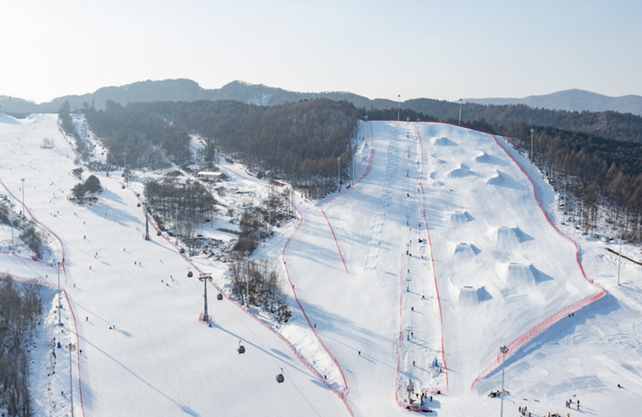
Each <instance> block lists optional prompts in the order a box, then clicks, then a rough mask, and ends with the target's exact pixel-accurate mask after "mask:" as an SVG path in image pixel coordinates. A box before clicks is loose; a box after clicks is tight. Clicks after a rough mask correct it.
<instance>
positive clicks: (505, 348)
mask: <svg viewBox="0 0 642 417" xmlns="http://www.w3.org/2000/svg"><path fill="white" fill-rule="evenodd" d="M499 351H500V352H502V393H501V396H502V405H501V411H500V414H499V416H500V417H504V360H505V359H506V353H508V348H507V347H506V346H502V347H500V348H499Z"/></svg>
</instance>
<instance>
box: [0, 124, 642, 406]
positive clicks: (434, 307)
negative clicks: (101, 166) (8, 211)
mask: <svg viewBox="0 0 642 417" xmlns="http://www.w3.org/2000/svg"><path fill="white" fill-rule="evenodd" d="M1 116H2V117H1V118H0V182H1V184H0V185H1V188H0V194H2V197H1V198H2V199H3V200H4V201H6V202H7V203H8V204H10V205H11V206H12V207H13V210H14V215H15V216H19V215H21V214H22V211H23V204H24V213H25V215H26V217H27V218H30V219H32V220H33V221H35V222H36V223H37V224H38V225H39V227H40V229H41V230H42V231H43V232H44V233H45V234H46V236H47V248H48V249H47V250H46V251H45V255H44V259H42V260H34V259H33V253H31V252H30V251H29V250H28V249H25V247H24V246H23V245H19V244H16V239H18V238H17V236H18V234H19V231H18V230H17V229H16V230H14V231H13V232H14V234H13V235H12V228H11V226H9V225H5V224H3V225H0V273H2V274H3V275H11V276H12V277H13V279H14V280H15V281H17V285H22V284H20V283H19V282H22V281H29V280H30V279H34V278H39V279H40V280H41V283H42V284H43V288H42V296H43V299H44V301H45V316H46V319H45V320H44V322H43V323H41V324H40V325H39V326H38V329H37V332H36V335H35V337H34V342H33V345H32V346H31V350H30V354H31V358H32V369H31V371H30V372H31V373H30V381H31V395H32V397H33V400H34V406H35V415H47V416H67V415H71V410H70V408H71V404H72V400H73V413H74V415H76V416H127V415H131V416H176V415H188V416H209V415H226V416H251V415H256V416H277V415H278V416H316V415H318V416H350V415H354V416H393V415H407V414H408V413H409V412H411V411H409V410H410V409H412V410H416V411H420V410H423V412H421V411H420V412H421V413H422V414H424V413H426V415H435V416H453V417H459V416H461V417H464V416H466V417H468V416H489V415H498V414H499V413H500V407H501V400H500V399H499V398H498V397H493V396H489V395H488V394H489V393H490V392H491V391H498V390H500V389H501V383H502V359H504V360H505V367H504V386H505V389H506V391H507V393H506V395H504V399H503V412H504V414H505V415H509V416H516V415H521V414H520V413H519V412H518V408H520V407H521V408H523V407H527V410H528V412H530V413H532V415H533V416H546V415H548V413H551V414H552V413H559V414H560V415H563V416H566V415H567V413H568V414H570V415H571V416H579V415H597V416H606V415H636V414H638V413H639V408H640V406H641V404H642V378H641V377H640V375H642V359H641V358H642V314H641V313H642V304H641V303H642V298H641V297H640V295H641V294H642V266H640V265H638V264H636V263H634V262H630V261H629V260H625V259H621V260H620V262H621V269H620V284H621V285H618V284H617V279H618V277H617V268H618V257H617V255H616V254H614V253H612V252H609V251H607V249H608V248H611V249H613V250H615V251H619V250H620V248H619V245H618V244H617V242H615V241H614V242H610V243H604V242H602V241H600V240H599V239H595V238H592V237H590V236H584V235H582V234H581V233H580V232H579V231H578V230H576V229H575V228H574V227H573V226H572V225H568V224H564V223H563V221H564V219H563V217H562V213H561V212H560V211H559V209H558V203H559V202H558V196H557V194H556V193H555V192H554V191H553V189H552V188H551V186H550V185H548V183H547V182H546V180H545V178H543V176H542V174H541V173H540V172H539V171H538V170H537V168H536V167H535V166H533V165H532V164H531V163H530V162H529V160H528V158H527V157H526V156H524V155H521V154H519V153H518V152H517V151H515V150H514V149H513V148H512V147H511V146H510V145H509V144H508V143H507V142H506V140H505V139H504V138H501V137H494V136H493V135H490V134H487V133H482V132H477V131H474V130H470V129H466V128H463V127H459V126H454V125H450V124H443V123H428V122H417V123H415V122H397V121H370V122H367V123H366V122H361V125H360V129H359V133H358V135H357V137H356V138H355V139H354V144H355V146H356V148H357V153H356V156H355V167H356V170H355V171H356V175H355V178H354V179H353V181H351V182H350V186H349V187H348V188H346V187H345V184H344V186H343V187H342V188H341V190H340V192H338V193H335V194H332V195H329V196H328V197H327V198H326V199H324V200H323V201H309V200H306V199H305V198H303V197H302V196H301V195H300V194H298V193H297V192H294V193H292V194H290V198H289V200H288V201H287V204H288V205H291V207H292V208H293V211H294V213H295V218H294V219H293V220H291V221H289V222H287V223H285V224H283V225H281V227H279V228H277V229H275V232H276V233H275V234H274V235H273V236H272V237H271V238H269V239H268V240H266V241H264V242H262V243H261V245H260V246H259V247H258V249H256V250H255V251H254V252H253V253H252V255H251V258H252V259H257V260H266V261H267V262H268V263H269V264H270V265H272V266H274V267H275V268H276V269H277V270H278V271H279V273H280V275H281V286H282V288H283V291H284V292H285V294H286V297H287V303H288V305H289V306H290V309H291V312H292V317H291V319H290V320H289V321H288V322H287V323H285V324H279V323H277V322H276V321H275V320H274V319H273V318H271V316H269V315H267V314H266V313H265V312H263V311H261V310H259V309H257V308H255V307H252V306H250V307H249V308H246V307H245V306H244V305H243V304H242V301H241V300H235V299H234V297H233V296H232V293H231V287H230V283H229V277H228V276H227V274H228V266H229V264H228V263H226V262H222V261H221V260H220V259H221V258H220V257H217V256H204V255H196V256H192V257H190V256H189V254H188V253H187V252H186V253H181V250H180V249H181V247H182V244H181V242H178V241H176V240H175V238H171V237H169V236H168V235H167V234H166V233H160V234H159V233H157V228H156V225H155V224H153V223H151V224H150V239H149V240H145V239H144V234H145V215H144V209H143V208H142V207H139V204H138V203H141V202H142V201H143V185H144V181H145V180H147V179H151V178H161V177H163V175H164V174H165V173H164V172H140V171H138V172H136V173H135V174H136V175H135V178H134V180H132V181H131V182H130V183H129V184H128V185H127V186H126V187H125V188H123V185H124V183H123V179H122V178H121V176H120V174H121V172H120V171H116V172H112V173H111V174H110V176H108V177H107V176H105V175H104V174H105V173H104V172H100V173H99V172H95V173H94V174H96V175H97V176H98V177H99V179H100V181H101V184H102V186H103V188H104V191H103V193H102V194H101V195H100V198H99V201H98V202H96V203H94V204H91V205H87V206H79V205H77V204H75V203H74V202H72V201H70V200H69V199H68V197H69V196H70V194H71V192H70V190H71V189H72V187H73V186H74V185H75V184H76V183H77V182H78V180H77V179H75V178H74V177H73V175H72V174H71V171H72V170H73V169H74V168H77V167H79V166H80V167H83V168H85V174H84V176H83V179H86V177H87V176H88V175H89V174H90V173H91V172H90V171H89V170H88V169H87V167H86V166H83V165H82V163H81V162H80V160H79V159H78V156H77V155H76V153H75V152H74V150H73V147H72V139H71V138H67V137H66V136H65V135H64V134H63V133H62V131H61V129H60V128H59V124H58V120H57V115H51V114H42V115H32V116H30V117H28V118H27V119H23V120H17V119H14V118H12V117H10V116H7V115H4V114H2V115H1ZM75 123H76V126H77V129H78V131H79V132H80V133H81V135H82V137H83V140H86V141H88V142H89V143H91V144H92V145H93V149H94V150H93V158H94V159H95V160H98V161H100V160H101V158H102V160H104V158H105V157H106V155H107V151H106V149H105V148H103V147H102V145H101V143H100V140H99V138H96V137H95V135H93V134H92V133H91V131H90V130H89V129H88V127H86V126H85V125H84V121H83V119H82V117H81V116H76V118H75ZM45 139H47V141H45ZM43 144H46V145H47V146H44V145H43ZM52 144H53V145H52ZM51 145H52V146H51ZM201 146H202V145H201V143H200V141H199V140H198V138H194V140H193V148H194V151H195V152H196V151H197V150H198V149H199V148H200V147H201ZM76 163H78V164H79V165H76ZM217 168H218V170H220V171H221V172H224V173H225V174H226V177H227V178H226V179H224V180H223V181H222V182H221V183H217V186H221V187H223V191H222V192H221V193H219V196H217V200H219V202H222V203H224V204H225V205H226V206H227V207H228V208H230V207H231V208H234V209H235V210H241V208H242V207H243V206H244V205H245V204H247V203H248V202H252V201H260V200H261V199H265V198H266V197H267V196H268V195H270V193H279V194H281V196H282V198H286V197H285V196H286V194H287V193H286V189H287V188H288V186H287V185H284V186H281V185H279V186H275V185H274V184H270V183H269V182H268V181H267V180H266V179H257V178H256V177H255V176H254V175H253V173H251V172H248V171H247V170H246V169H245V167H244V166H242V165H241V164H238V163H234V162H229V161H227V162H226V161H223V159H222V160H221V162H220V164H219V166H218V167H217ZM23 195H24V197H23ZM235 230H238V225H237V224H235V222H234V219H233V215H231V214H229V213H226V211H225V210H223V209H219V210H218V213H217V215H216V219H213V221H212V222H210V224H209V225H206V226H204V228H203V232H202V233H203V235H204V236H205V237H208V238H213V239H218V240H220V241H221V245H220V248H219V250H220V253H219V255H221V254H223V252H224V251H225V250H227V249H229V247H230V246H231V245H232V244H233V242H234V240H235V239H236V237H237V235H236V234H234V233H233V232H234V231H235ZM18 243H19V242H18ZM12 248H15V249H12ZM622 252H623V254H624V255H626V256H627V257H628V258H630V259H634V260H635V259H637V260H641V259H642V253H641V252H640V248H639V247H635V246H628V245H623V246H622ZM217 259H219V260H217ZM58 262H60V263H61V267H60V268H57V263H58ZM188 272H193V274H192V277H191V278H189V277H188ZM200 273H206V274H211V276H212V278H213V280H212V281H211V282H208V281H206V284H205V285H207V291H208V300H207V301H208V307H209V315H210V317H211V322H210V323H209V324H208V323H207V322H204V321H203V320H201V319H200V318H201V317H202V314H203V308H204V306H203V290H204V284H203V282H201V281H199V279H198V277H199V274H200ZM58 280H60V288H61V293H60V294H59V293H58V291H57V288H58ZM219 294H221V295H222V299H219V297H218V295H219ZM59 296H60V299H59ZM59 300H60V301H59ZM59 302H60V304H61V305H62V308H61V309H60V311H59V310H58V308H57V306H58V303H59ZM59 322H60V323H61V325H59V324H58V323H59ZM70 345H71V347H72V349H71V350H70V349H69V347H70ZM240 345H242V346H243V347H244V348H245V353H244V354H239V352H238V348H239V346H240ZM501 346H506V347H507V349H508V351H507V353H506V355H505V357H504V358H503V357H502V354H501V352H500V347H501ZM70 361H71V362H70ZM70 372H71V374H70ZM277 375H283V377H284V382H283V383H279V382H278V381H277ZM70 380H71V388H70ZM569 399H570V400H572V403H571V408H567V407H566V406H565V404H566V402H567V401H569ZM578 400H581V408H580V407H579V406H577V404H578ZM526 415H528V413H526Z"/></svg>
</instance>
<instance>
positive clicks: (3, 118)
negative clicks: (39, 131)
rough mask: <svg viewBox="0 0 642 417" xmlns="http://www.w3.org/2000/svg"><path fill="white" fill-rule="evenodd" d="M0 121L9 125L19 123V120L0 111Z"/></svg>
mask: <svg viewBox="0 0 642 417" xmlns="http://www.w3.org/2000/svg"><path fill="white" fill-rule="evenodd" d="M0 123H6V124H9V125H19V124H20V122H19V121H18V119H16V118H15V117H11V116H9V115H8V114H6V113H0Z"/></svg>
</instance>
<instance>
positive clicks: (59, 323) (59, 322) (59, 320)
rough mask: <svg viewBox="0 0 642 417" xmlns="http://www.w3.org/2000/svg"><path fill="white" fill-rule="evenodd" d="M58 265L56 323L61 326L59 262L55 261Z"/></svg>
mask: <svg viewBox="0 0 642 417" xmlns="http://www.w3.org/2000/svg"><path fill="white" fill-rule="evenodd" d="M56 265H57V267H58V325H59V326H62V321H61V319H60V310H62V304H61V303H60V262H56Z"/></svg>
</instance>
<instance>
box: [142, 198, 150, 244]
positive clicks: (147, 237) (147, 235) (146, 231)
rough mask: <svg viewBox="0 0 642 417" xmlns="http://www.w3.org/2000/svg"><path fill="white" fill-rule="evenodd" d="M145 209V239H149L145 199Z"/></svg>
mask: <svg viewBox="0 0 642 417" xmlns="http://www.w3.org/2000/svg"><path fill="white" fill-rule="evenodd" d="M143 209H144V210H145V240H149V216H148V215H147V201H145V202H143Z"/></svg>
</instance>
